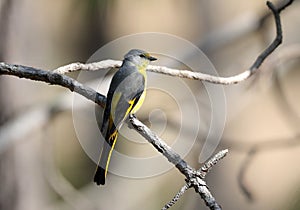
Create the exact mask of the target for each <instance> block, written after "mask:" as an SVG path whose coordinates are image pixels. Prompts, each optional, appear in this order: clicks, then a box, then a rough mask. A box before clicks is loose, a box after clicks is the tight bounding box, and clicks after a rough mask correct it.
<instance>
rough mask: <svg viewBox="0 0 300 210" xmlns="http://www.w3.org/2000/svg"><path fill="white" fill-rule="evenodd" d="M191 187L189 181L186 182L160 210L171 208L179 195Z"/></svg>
mask: <svg viewBox="0 0 300 210" xmlns="http://www.w3.org/2000/svg"><path fill="white" fill-rule="evenodd" d="M190 187H191V183H190V182H189V183H186V184H185V185H184V186H183V187H182V188H181V189H180V190H179V192H178V193H177V194H176V195H175V196H174V198H172V200H171V201H170V202H169V203H167V204H166V205H165V206H164V207H163V208H162V210H167V209H169V208H171V207H172V206H173V205H174V204H175V203H176V202H177V201H179V199H180V197H181V196H183V194H184V193H185V192H186V191H187V190H188V189H190Z"/></svg>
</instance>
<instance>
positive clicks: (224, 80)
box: [54, 0, 294, 85]
mask: <svg viewBox="0 0 300 210" xmlns="http://www.w3.org/2000/svg"><path fill="white" fill-rule="evenodd" d="M293 1H294V0H289V1H287V2H286V3H285V4H281V5H280V7H279V8H278V9H276V8H275V6H274V5H273V4H272V3H271V2H269V1H267V6H268V8H269V9H270V10H271V11H272V13H273V16H274V19H275V24H276V36H275V39H274V40H273V42H272V43H271V44H270V45H269V46H268V47H267V48H266V49H265V50H264V51H263V52H262V53H261V54H260V55H259V56H258V57H257V58H256V60H255V61H254V63H253V64H252V65H251V67H250V68H249V69H248V70H246V71H244V72H242V73H240V74H237V75H234V76H231V77H219V76H213V75H209V74H203V73H201V72H192V71H190V70H178V69H172V68H168V67H165V66H155V65H149V66H148V68H147V70H148V71H150V72H155V73H160V74H165V75H169V76H176V77H180V78H186V79H193V80H200V81H205V82H210V83H215V84H222V85H230V84H237V83H240V82H242V81H244V80H246V79H248V78H249V77H250V76H251V75H253V74H254V73H255V72H256V71H257V69H259V67H260V66H261V65H262V63H263V62H264V60H265V59H266V58H267V57H268V56H269V55H270V54H271V53H272V52H273V51H274V50H275V49H276V48H277V47H278V46H279V45H280V44H281V43H282V26H281V20H280V12H281V11H283V10H284V9H285V8H286V7H288V6H289V5H291V4H292V3H293ZM120 65H121V61H116V60H104V61H100V62H95V63H89V64H82V63H72V64H69V65H66V66H62V67H59V68H58V69H55V70H54V72H55V73H60V74H65V73H68V72H73V71H80V70H87V71H98V70H102V69H107V68H118V67H120Z"/></svg>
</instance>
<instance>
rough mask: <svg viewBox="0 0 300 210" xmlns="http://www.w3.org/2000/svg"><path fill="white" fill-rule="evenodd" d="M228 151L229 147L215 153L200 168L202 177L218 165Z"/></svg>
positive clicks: (199, 171)
mask: <svg viewBox="0 0 300 210" xmlns="http://www.w3.org/2000/svg"><path fill="white" fill-rule="evenodd" d="M227 153H228V149H225V150H222V151H220V152H218V153H217V154H216V155H214V156H213V157H212V158H211V159H209V160H208V161H206V162H205V163H204V164H203V166H202V167H201V168H200V170H198V171H197V172H198V175H199V177H200V178H202V179H204V178H205V177H206V175H207V173H208V172H209V171H210V170H211V169H212V167H213V166H214V165H216V164H217V163H218V162H219V161H220V160H222V159H223V158H224V157H225V156H226V155H227Z"/></svg>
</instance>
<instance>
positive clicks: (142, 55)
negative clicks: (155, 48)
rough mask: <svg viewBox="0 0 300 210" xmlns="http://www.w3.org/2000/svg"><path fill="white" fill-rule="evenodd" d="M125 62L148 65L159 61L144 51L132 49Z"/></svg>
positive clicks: (125, 57)
mask: <svg viewBox="0 0 300 210" xmlns="http://www.w3.org/2000/svg"><path fill="white" fill-rule="evenodd" d="M124 60H125V61H131V62H132V63H134V64H135V65H145V64H146V65H148V64H149V62H150V61H155V60H157V59H156V58H155V57H152V56H151V55H150V54H149V53H147V52H146V51H144V50H139V49H132V50H130V51H129V52H128V53H127V54H126V55H125V56H124Z"/></svg>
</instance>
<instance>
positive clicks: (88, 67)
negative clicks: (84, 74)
mask: <svg viewBox="0 0 300 210" xmlns="http://www.w3.org/2000/svg"><path fill="white" fill-rule="evenodd" d="M121 65H122V61H116V60H104V61H100V62H94V63H87V64H83V63H79V62H77V63H71V64H68V65H66V66H61V67H59V68H57V69H55V70H53V72H54V73H58V74H66V73H69V72H74V71H81V70H83V71H98V70H102V69H109V68H119V67H120V66H121Z"/></svg>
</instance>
